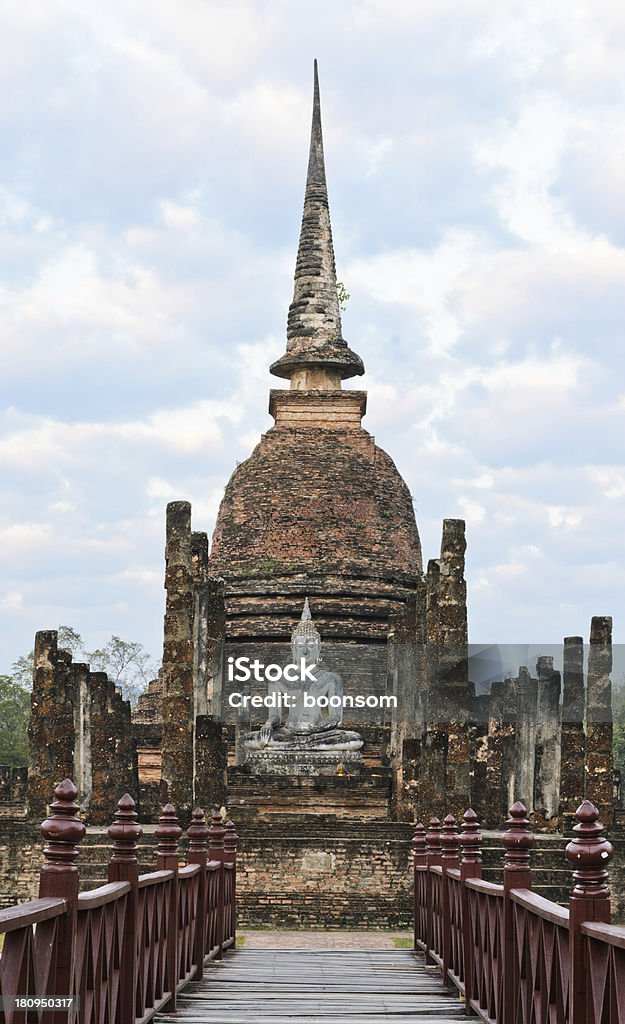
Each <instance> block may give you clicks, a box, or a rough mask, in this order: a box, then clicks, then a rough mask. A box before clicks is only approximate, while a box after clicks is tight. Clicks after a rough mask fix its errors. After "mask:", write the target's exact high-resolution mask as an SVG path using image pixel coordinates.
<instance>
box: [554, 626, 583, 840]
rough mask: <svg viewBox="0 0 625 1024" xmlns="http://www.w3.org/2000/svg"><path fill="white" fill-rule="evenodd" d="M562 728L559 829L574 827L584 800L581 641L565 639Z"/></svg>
mask: <svg viewBox="0 0 625 1024" xmlns="http://www.w3.org/2000/svg"><path fill="white" fill-rule="evenodd" d="M562 685H563V696H562V728H561V731H560V813H559V818H560V829H561V831H567V830H568V829H571V828H572V827H573V826H574V825H575V823H576V820H577V819H576V817H575V812H576V810H577V808H578V807H579V805H580V804H581V803H582V801H583V799H584V790H585V779H584V763H585V760H586V735H585V733H584V641H583V639H582V637H581V636H567V637H565V638H564V673H563V680H562Z"/></svg>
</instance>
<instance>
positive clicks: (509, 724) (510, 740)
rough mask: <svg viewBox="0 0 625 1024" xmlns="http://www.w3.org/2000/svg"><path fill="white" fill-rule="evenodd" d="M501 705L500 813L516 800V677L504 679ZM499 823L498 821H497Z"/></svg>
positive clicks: (517, 703)
mask: <svg viewBox="0 0 625 1024" xmlns="http://www.w3.org/2000/svg"><path fill="white" fill-rule="evenodd" d="M501 704H502V707H501V805H500V808H501V814H502V817H504V818H505V816H506V813H507V811H508V808H510V807H512V804H513V803H515V802H516V788H517V779H516V770H517V764H516V732H517V719H518V716H519V694H518V679H514V678H511V677H508V678H507V679H504V684H503V690H502V702H501ZM498 825H499V823H498Z"/></svg>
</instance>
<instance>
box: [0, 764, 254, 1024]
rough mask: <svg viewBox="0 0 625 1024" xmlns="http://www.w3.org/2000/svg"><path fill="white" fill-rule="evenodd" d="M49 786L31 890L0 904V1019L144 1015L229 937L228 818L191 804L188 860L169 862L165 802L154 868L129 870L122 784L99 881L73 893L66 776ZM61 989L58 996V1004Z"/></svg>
mask: <svg viewBox="0 0 625 1024" xmlns="http://www.w3.org/2000/svg"><path fill="white" fill-rule="evenodd" d="M54 796H55V800H54V802H53V803H52V805H51V814H50V817H49V818H47V819H46V821H45V822H44V823H43V825H42V826H41V831H42V834H43V836H44V838H45V839H46V846H45V848H44V863H43V865H42V868H41V875H40V887H39V895H40V898H39V899H36V900H31V901H30V902H29V903H24V904H22V905H21V906H17V907H10V908H9V909H7V910H3V911H0V935H2V936H3V946H2V952H1V954H0V995H1V996H2V1002H3V1009H2V1010H1V1011H0V1021H2V1022H3V1024H30V1022H31V1021H37V1022H38V1024H102V1022H107V1024H127V1022H128V1021H133V1022H135V1024H147V1022H148V1021H149V1020H151V1019H152V1017H153V1016H154V1015H155V1014H156V1013H157V1012H158V1011H159V1010H164V1009H169V1010H172V1009H175V1005H176V996H177V993H178V992H179V991H180V990H181V989H183V988H184V987H185V986H186V985H187V984H188V983H189V982H190V981H191V980H192V979H193V980H196V979H198V978H200V977H201V976H202V971H203V965H204V961H205V959H206V958H209V957H210V958H213V957H216V956H222V955H223V950H224V949H226V948H227V947H229V946H233V945H234V942H235V921H236V849H237V841H238V837H237V835H236V831H235V828H234V825H233V823H232V822H231V821H228V822H227V823H226V826H225V829H224V826H223V822H222V819H221V815H220V814H219V812H216V813H215V815H214V817H213V824H212V826H211V829H210V830H209V828H208V827H207V825H206V819H205V817H204V812H203V811H201V810H200V809H196V810H195V811H194V812H193V817H192V822H191V825H190V826H189V829H188V838H189V855H188V862H187V864H186V865H185V864H183V865H182V866H180V851H179V841H180V838H181V835H182V829H181V828H180V826H179V823H178V819H177V817H176V812H175V809H174V808H173V807H172V806H171V804H168V805H167V806H166V807H164V808H163V813H162V815H161V817H160V819H159V824H158V827H157V829H156V836H157V839H158V848H157V870H156V871H153V872H150V873H149V874H144V875H139V873H138V859H137V842H138V840H139V839H140V838H141V836H142V829H141V827H140V825H139V824H138V821H137V813H136V809H135V803H134V800H133V799H132V797H131V796H129V795H128V794H126V795H125V796H123V797H122V799H121V800H120V801H119V804H118V806H117V811H116V813H115V817H114V821H113V823H112V825H111V826H110V828H109V830H108V834H109V837H110V838H111V840H112V855H111V859H110V861H109V866H108V883H107V884H106V885H102V886H99V887H98V888H96V889H91V890H90V891H88V892H83V893H80V894H79V892H78V889H79V874H78V868H77V866H76V863H75V862H76V860H77V858H78V855H79V843H80V841H81V839H82V838H83V836H84V834H85V827H84V825H83V823H82V822H81V821H80V819H79V818H78V805H77V803H76V796H77V791H76V788H75V786H74V785H73V783H72V782H71V781H70V780H69V779H66V780H65V781H64V782H62V783H61V784H60V785H59V786H57V788H56V789H55V792H54ZM224 834H225V836H226V841H225V844H224ZM209 836H210V838H211V844H212V845H211V851H210V852H209V850H208V847H207V840H208V838H209ZM13 997H16V998H15V999H14V998H13ZM19 997H29V998H30V1001H31V1003H32V1002H33V1000H34V1001H37V1000H39V1001H41V1000H44V1001H45V1003H46V1004H49V1003H50V1001H51V1000H52V999H55V1000H56V1002H57V1005H55V1006H49V1005H45V1006H42V1005H41V1003H40V1005H38V1006H31V1007H30V1008H27V1007H23V1006H21V1005H20V1003H19ZM66 997H70V998H71V999H72V1003H71V1005H69V1006H67V1005H61V1003H62V1002H63V1001H64V999H65V998H66Z"/></svg>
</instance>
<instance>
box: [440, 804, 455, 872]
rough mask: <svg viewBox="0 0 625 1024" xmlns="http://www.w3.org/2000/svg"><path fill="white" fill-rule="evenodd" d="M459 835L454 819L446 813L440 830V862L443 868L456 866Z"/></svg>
mask: <svg viewBox="0 0 625 1024" xmlns="http://www.w3.org/2000/svg"><path fill="white" fill-rule="evenodd" d="M458 842H459V837H458V828H457V825H456V819H455V818H454V816H453V814H448V815H447V817H446V818H445V820H444V821H443V828H442V830H441V849H442V858H441V859H442V864H443V867H444V868H457V867H458V853H459V846H458Z"/></svg>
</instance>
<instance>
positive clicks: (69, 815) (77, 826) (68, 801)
mask: <svg viewBox="0 0 625 1024" xmlns="http://www.w3.org/2000/svg"><path fill="white" fill-rule="evenodd" d="M77 796H78V790H77V789H76V787H75V785H74V783H73V782H72V780H71V779H64V780H63V782H61V783H59V785H58V786H57V787H56V789H55V790H54V802H53V803H52V805H51V807H50V810H51V812H52V813H51V815H50V817H49V818H46V820H45V821H44V822H43V824H42V825H41V828H40V832H41V834H42V836H43V837H44V839H45V840H46V846H45V847H44V850H43V856H44V863H43V865H42V867H41V875H40V885H39V895H40V896H65V897H66V898H67V896H66V889H67V884H66V882H62V881H61V880H60V879H61V876H62V877H64V878H66V879H67V878H69V877H70V876H71V877H73V881H75V889H76V894H78V868H77V867H76V864H75V861H76V859H77V857H78V846H77V844H78V843H79V842H80V841H81V839H83V838H84V835H85V832H86V831H87V830H86V828H85V826H84V825H83V823H82V821H81V820H80V818H78V817H77V814H78V810H79V807H78V804H77V803H76V797H77ZM56 879H59V881H58V883H57V881H56ZM42 888H43V889H45V892H43V891H42ZM69 888H70V889H73V888H74V884H73V882H72V884H71V885H70V887H69ZM61 889H63V891H62V892H61V891H60V890H61ZM57 890H58V891H57Z"/></svg>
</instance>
